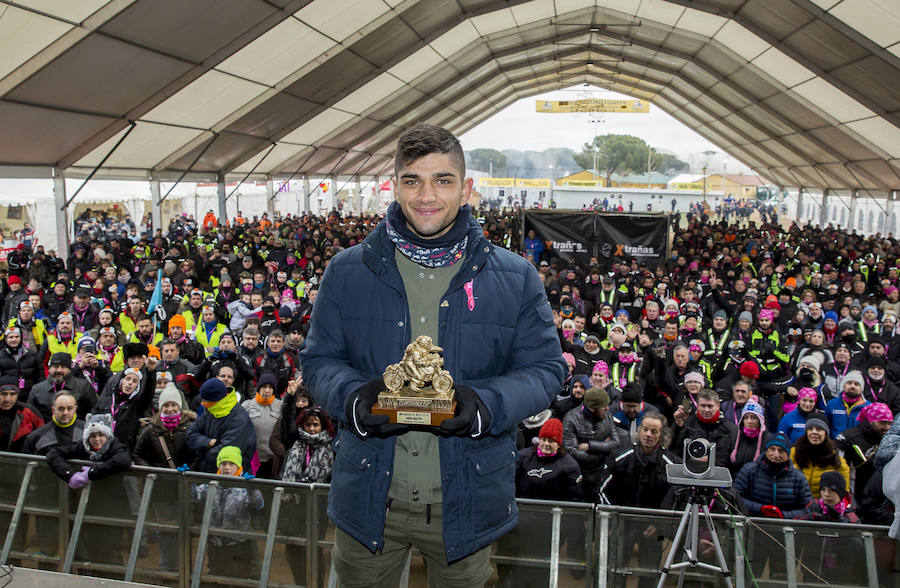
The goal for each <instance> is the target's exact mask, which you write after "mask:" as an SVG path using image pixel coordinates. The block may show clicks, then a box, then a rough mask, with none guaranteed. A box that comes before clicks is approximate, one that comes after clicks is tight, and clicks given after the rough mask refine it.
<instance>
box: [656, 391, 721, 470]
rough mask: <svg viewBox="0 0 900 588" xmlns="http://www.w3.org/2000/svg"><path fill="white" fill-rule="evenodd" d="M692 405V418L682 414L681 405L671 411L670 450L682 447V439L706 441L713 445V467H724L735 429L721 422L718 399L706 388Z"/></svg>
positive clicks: (685, 411) (683, 412)
mask: <svg viewBox="0 0 900 588" xmlns="http://www.w3.org/2000/svg"><path fill="white" fill-rule="evenodd" d="M696 402H697V405H696V407H695V412H694V413H693V414H691V413H689V411H687V410H685V406H684V404H682V405H679V407H678V408H677V409H676V410H675V414H674V415H673V417H672V420H673V421H674V423H673V425H672V438H673V439H674V442H673V443H672V447H673V448H681V447H683V445H684V440H685V439H699V438H703V439H706V440H707V441H709V442H711V443H715V444H716V448H717V449H716V465H719V466H723V467H727V466H728V455H729V450H730V449H731V448H733V447H734V445H735V442H736V439H737V427H736V426H735V424H734V423H733V422H729V421H728V420H726V419H725V415H724V413H722V411H721V403H720V401H719V395H718V394H716V393H715V392H713V391H712V390H710V389H709V388H704V389H702V390H700V392H698V393H697V398H696Z"/></svg>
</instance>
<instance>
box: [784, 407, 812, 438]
mask: <svg viewBox="0 0 900 588" xmlns="http://www.w3.org/2000/svg"><path fill="white" fill-rule="evenodd" d="M807 418H808V417H805V416H803V413H801V412H800V410H799V409H797V408H795V409H794V410H792V411H791V412H789V413H787V414H786V415H784V416H783V417H781V420H780V421H779V422H778V431H779V432H781V433H784V434H785V435H787V436H788V438H790V440H791V443H792V444H793V443H796V442H797V439H799V438H800V437H802V436H803V434H804V433H805V432H806V419H807Z"/></svg>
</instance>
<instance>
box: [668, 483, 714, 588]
mask: <svg viewBox="0 0 900 588" xmlns="http://www.w3.org/2000/svg"><path fill="white" fill-rule="evenodd" d="M711 498H712V489H711V488H704V489H699V488H696V487H692V488H691V494H690V497H689V498H688V504H687V506H685V507H684V514H682V515H681V522H680V523H678V530H677V531H676V532H675V538H674V539H672V546H671V547H670V548H669V555H668V556H667V557H666V563H665V564H663V567H662V573H661V574H660V576H659V583H658V584H657V588H663V586H664V585H665V583H666V577H667V576H668V575H669V572H670V571H673V570H679V572H678V588H681V586H682V584H683V583H684V573H685V571H686V569H687V568H689V567H697V568H702V569H704V570H709V571H710V572H719V573H720V574H722V577H723V578H724V579H725V584H726V585H727V586H728V588H732V583H731V572H730V571H729V570H728V564H727V563H725V553H724V552H723V551H722V545H721V543H719V535H718V534H717V533H716V527H715V524H714V523H713V520H712V516H710V514H709V506H707V505H708V504H709V501H710V499H711ZM701 509H702V510H703V518H704V520H705V522H706V528H707V529H708V530H709V534H710V535H711V536H712V541H713V545H714V546H715V548H716V557H717V558H718V560H719V565H718V566H714V565H712V564H708V563H705V562H702V561H700V559H699V553H700V536H699V530H700V529H699V527H700V511H701ZM685 531H687V533H688V539H689V540H690V544H688V543H685V544H684V545H683V548H684V552H685V555H686V556H687V559H686V560H685V561H681V562H678V563H672V562H673V561H674V560H675V554H676V553H677V552H678V547H679V544H681V542H682V540H683V539H684V538H685V537H684V535H685Z"/></svg>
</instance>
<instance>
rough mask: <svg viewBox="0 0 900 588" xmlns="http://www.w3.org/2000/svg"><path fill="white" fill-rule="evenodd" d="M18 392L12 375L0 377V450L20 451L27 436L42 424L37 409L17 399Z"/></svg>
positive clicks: (42, 420) (17, 386)
mask: <svg viewBox="0 0 900 588" xmlns="http://www.w3.org/2000/svg"><path fill="white" fill-rule="evenodd" d="M19 392H20V390H19V385H18V382H17V381H16V379H15V378H14V377H12V376H3V377H0V451H8V452H11V453H18V452H20V451H21V450H22V447H23V446H24V445H25V440H26V438H27V436H28V435H29V434H31V433H32V432H34V431H36V430H37V429H39V428H40V427H42V426H43V425H44V419H42V418H41V416H40V414H38V411H37V410H36V409H34V408H33V407H31V406H29V405H27V404H25V403H24V402H22V401H20V400H19Z"/></svg>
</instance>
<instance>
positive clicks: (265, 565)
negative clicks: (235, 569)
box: [259, 486, 284, 588]
mask: <svg viewBox="0 0 900 588" xmlns="http://www.w3.org/2000/svg"><path fill="white" fill-rule="evenodd" d="M283 495H284V488H282V487H281V486H278V487H277V488H275V490H273V491H272V510H271V511H269V527H268V529H266V547H265V551H264V552H263V561H262V570H261V572H260V574H259V588H266V585H267V584H268V583H269V568H270V567H271V566H272V550H273V549H275V533H276V531H278V513H279V512H280V511H281V497H282V496H283Z"/></svg>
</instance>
